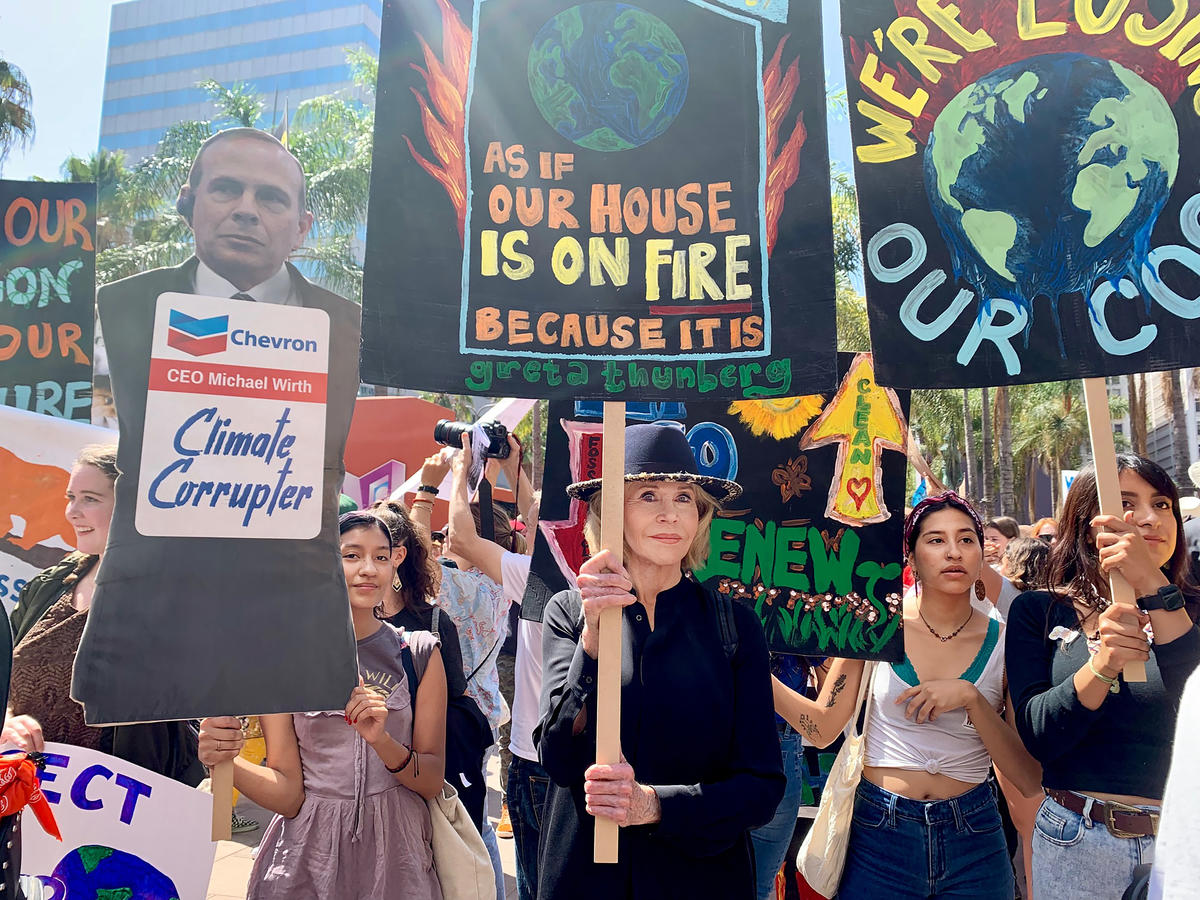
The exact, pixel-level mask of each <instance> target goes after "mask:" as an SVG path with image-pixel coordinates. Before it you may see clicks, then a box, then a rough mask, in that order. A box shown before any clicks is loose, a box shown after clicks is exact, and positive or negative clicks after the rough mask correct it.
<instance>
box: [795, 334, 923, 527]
mask: <svg viewBox="0 0 1200 900" xmlns="http://www.w3.org/2000/svg"><path fill="white" fill-rule="evenodd" d="M907 436H908V429H907V426H906V424H905V421H904V416H903V414H902V413H901V412H900V402H899V400H898V399H897V398H896V394H895V392H894V391H892V390H890V389H889V388H883V387H880V386H879V385H877V384H876V383H875V363H874V360H872V358H871V354H870V353H860V354H859V355H858V356H856V357H855V358H854V362H853V363H852V364H851V365H850V371H849V372H847V373H846V377H845V378H844V379H842V383H841V385H840V386H839V387H838V390H837V393H836V394H835V395H834V397H833V399H832V400H830V401H829V403H827V404H826V405H825V409H824V410H823V411H822V413H821V415H820V416H818V417H817V420H816V421H815V422H813V423H812V425H810V426H809V428H808V431H806V432H805V434H804V436H803V437H802V438H801V439H800V449H801V450H809V449H811V448H813V447H823V446H825V445H826V444H834V443H836V444H837V445H838V457H837V465H836V467H835V469H834V477H833V479H832V481H831V483H830V486H829V502H828V504H827V505H826V507H825V515H826V516H827V517H829V518H831V519H836V520H837V521H839V522H842V523H844V524H846V525H851V526H857V525H869V524H871V523H873V522H884V521H886V520H887V519H888V517H889V516H890V515H891V513H890V512H889V511H888V508H887V506H885V505H884V502H883V469H882V466H881V457H882V456H883V451H884V450H898V451H900V452H901V453H903V452H904V444H905V441H906V440H907Z"/></svg>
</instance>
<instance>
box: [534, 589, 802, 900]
mask: <svg viewBox="0 0 1200 900" xmlns="http://www.w3.org/2000/svg"><path fill="white" fill-rule="evenodd" d="M716 602H718V601H717V598H716V596H715V595H713V594H710V593H708V592H707V591H705V589H704V588H702V587H700V586H699V585H697V584H696V583H694V582H692V581H690V580H688V579H686V578H681V579H680V581H679V583H678V584H677V585H676V586H675V587H673V588H671V589H670V590H668V591H665V592H663V593H661V594H659V596H658V599H657V601H656V603H655V627H654V629H653V630H651V628H650V624H649V622H648V620H647V615H646V609H645V607H644V606H642V604H641V603H634V604H632V605H630V606H628V607H626V608H625V610H624V619H623V623H622V638H621V642H622V661H621V684H622V687H621V749H622V751H623V752H624V754H625V757H626V759H627V760H628V762H629V764H630V765H631V766H633V770H634V773H635V775H636V777H637V780H638V781H639V782H640V783H641V784H647V785H651V786H653V788H654V790H655V792H656V793H657V794H658V797H659V800H660V802H661V806H662V820H661V821H660V822H658V823H657V824H655V825H650V826H638V827H631V828H624V829H622V831H621V837H620V850H619V853H620V861H619V862H618V864H616V865H596V864H594V863H593V862H592V842H593V833H594V819H593V818H592V816H591V815H590V814H589V813H588V812H587V810H586V808H585V801H584V794H583V773H584V771H585V770H586V769H587V767H588V766H590V765H591V764H592V763H593V762H595V758H596V724H595V723H596V660H594V659H592V658H591V657H590V656H588V655H587V654H586V653H585V652H584V651H583V647H582V646H581V645H580V644H579V637H580V634H581V633H582V631H583V616H582V606H581V599H580V596H579V594H578V593H577V592H574V591H566V592H563V593H560V594H556V595H555V596H554V597H553V598H552V599H551V600H550V603H549V605H548V606H547V608H546V613H545V618H544V626H545V627H544V631H543V651H542V654H543V660H542V662H543V673H542V674H543V680H542V704H541V712H542V719H541V722H540V724H539V726H538V735H537V739H538V746H539V753H540V755H541V760H542V765H543V766H545V768H546V771H547V772H548V773H549V774H550V778H551V785H550V789H549V793H548V794H547V797H546V809H545V813H544V815H543V819H542V829H541V843H540V849H539V857H540V859H539V878H538V897H539V898H541V900H555V898H564V900H566V898H570V900H586V898H591V897H595V898H604V900H619V898H639V900H640V898H647V900H650V898H653V900H668V898H672V897H679V898H688V900H696V898H706V897H712V898H722V900H741V898H745V900H752V898H753V897H754V895H755V889H754V864H753V856H752V854H751V850H750V838H749V831H750V829H752V828H756V827H758V826H760V825H763V824H765V823H766V822H768V821H769V820H770V819H771V817H772V816H773V815H774V813H775V808H776V806H777V805H778V804H779V801H780V799H781V798H782V796H783V791H784V786H785V779H784V776H783V767H782V762H781V758H780V751H779V738H778V735H777V733H776V730H775V714H774V704H773V700H772V695H771V678H770V668H769V657H768V653H767V646H766V640H765V638H764V637H763V633H762V627H761V626H760V625H759V623H758V620H757V619H756V618H755V616H754V614H753V612H752V611H750V610H749V609H746V608H745V607H743V606H742V605H741V604H734V610H733V612H734V622H735V625H736V628H737V649H736V652H735V653H734V654H733V657H732V659H731V658H729V657H728V655H727V653H726V650H725V647H724V646H723V645H722V643H721V637H720V632H719V628H718V624H717V616H716V613H715V606H714V604H715V603H716ZM584 709H586V711H587V713H586V724H585V726H584V728H583V729H582V731H581V732H580V733H579V734H574V724H575V719H576V716H577V715H578V713H579V712H580V711H581V710H584Z"/></svg>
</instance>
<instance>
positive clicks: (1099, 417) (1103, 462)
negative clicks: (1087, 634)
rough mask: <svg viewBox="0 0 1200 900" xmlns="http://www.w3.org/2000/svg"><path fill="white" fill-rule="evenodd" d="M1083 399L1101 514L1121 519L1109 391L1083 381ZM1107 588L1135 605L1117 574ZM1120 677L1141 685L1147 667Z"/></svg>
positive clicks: (1131, 666)
mask: <svg viewBox="0 0 1200 900" xmlns="http://www.w3.org/2000/svg"><path fill="white" fill-rule="evenodd" d="M1083 399H1084V402H1085V403H1086V404H1087V417H1088V431H1089V432H1091V437H1092V460H1093V462H1094V464H1095V466H1096V493H1097V494H1099V496H1100V514H1101V515H1103V516H1116V517H1117V518H1121V517H1122V516H1123V515H1124V512H1123V510H1122V508H1121V480H1120V475H1119V474H1118V472H1117V448H1116V445H1115V444H1114V443H1113V427H1112V416H1111V415H1110V414H1109V411H1108V388H1106V387H1105V385H1104V379H1103V378H1085V379H1083ZM1180 537H1182V535H1180ZM1108 589H1109V594H1110V595H1111V596H1112V599H1113V602H1114V603H1124V604H1127V605H1129V606H1136V605H1137V598H1136V597H1134V596H1133V588H1132V587H1130V586H1129V582H1128V581H1126V580H1125V579H1124V578H1122V577H1121V574H1120V573H1119V572H1114V573H1113V574H1112V575H1111V576H1110V577H1109V579H1108ZM1122 674H1123V675H1124V676H1125V680H1126V681H1129V682H1144V681H1145V680H1146V665H1145V663H1141V662H1131V663H1126V664H1125V669H1124V671H1123V672H1122Z"/></svg>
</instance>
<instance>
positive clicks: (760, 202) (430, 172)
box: [363, 0, 835, 400]
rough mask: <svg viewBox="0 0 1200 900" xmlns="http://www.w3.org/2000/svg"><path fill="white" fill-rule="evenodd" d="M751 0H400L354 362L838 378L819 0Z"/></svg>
mask: <svg viewBox="0 0 1200 900" xmlns="http://www.w3.org/2000/svg"><path fill="white" fill-rule="evenodd" d="M758 5H759V4H751V3H734V2H727V3H724V4H721V5H719V6H718V5H714V4H712V3H707V2H700V0H642V2H639V3H638V4H628V3H622V2H608V0H603V2H593V3H582V4H575V3H571V2H563V0H475V2H473V3H472V2H465V0H454V2H452V0H404V2H391V0H390V2H385V3H384V12H383V24H382V29H381V53H380V59H381V64H380V72H379V91H378V101H377V103H376V132H375V146H376V148H377V153H376V163H375V168H374V170H373V172H372V182H371V208H370V225H369V228H368V231H367V249H366V262H365V272H364V285H363V298H364V300H363V311H364V323H365V325H366V327H364V329H363V332H364V347H363V377H364V378H365V379H367V380H368V381H374V382H378V383H384V384H392V385H397V386H404V387H407V388H422V389H429V390H444V391H453V392H457V393H467V394H483V395H500V396H506V395H507V396H513V395H516V396H527V397H533V396H539V397H607V398H608V399H610V400H615V399H622V398H626V399H639V398H651V397H654V396H659V395H662V394H664V393H665V394H667V395H670V396H674V397H679V398H681V399H682V398H743V397H746V398H766V397H782V396H789V395H791V394H794V393H796V392H797V390H810V389H828V388H831V387H832V385H833V382H834V378H835V375H834V371H835V363H834V357H833V349H832V348H833V347H834V344H835V341H834V282H833V256H832V237H831V225H830V221H831V213H830V200H829V168H828V157H827V151H826V146H825V95H824V73H823V63H822V57H821V22H820V10H819V5H817V4H788V3H786V2H773V3H771V4H770V12H769V13H768V12H767V11H766V9H765V8H764V9H762V10H759V9H757V8H756V7H757V6H758ZM764 6H765V5H764ZM398 286H402V287H400V288H399V289H398Z"/></svg>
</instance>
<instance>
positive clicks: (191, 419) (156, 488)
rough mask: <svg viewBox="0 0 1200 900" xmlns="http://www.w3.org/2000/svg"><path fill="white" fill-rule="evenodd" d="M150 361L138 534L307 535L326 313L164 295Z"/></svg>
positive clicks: (313, 531)
mask: <svg viewBox="0 0 1200 900" xmlns="http://www.w3.org/2000/svg"><path fill="white" fill-rule="evenodd" d="M150 353H151V356H150V384H149V387H148V393H147V395H146V428H145V431H144V434H143V438H142V460H141V463H142V467H141V474H140V478H139V481H140V482H141V485H142V490H141V491H140V492H139V493H138V496H137V517H136V519H135V523H136V525H137V530H138V532H139V533H140V534H143V535H146V536H147V537H188V536H191V535H198V534H202V535H205V536H207V537H232V538H253V537H262V538H295V539H298V540H303V539H306V538H311V537H315V536H316V535H317V534H318V533H319V532H320V530H321V506H320V489H321V478H322V475H323V470H324V465H325V460H324V440H323V439H318V438H317V437H316V436H318V435H319V436H321V438H323V437H324V434H325V399H326V381H327V379H328V376H329V316H328V314H327V313H325V312H324V311H323V310H320V309H297V310H287V311H286V312H285V314H284V315H283V316H281V315H280V314H279V309H278V307H274V306H271V305H268V304H261V303H254V304H250V303H245V302H244V301H241V300H228V299H218V298H214V297H196V296H193V295H191V294H175V293H166V294H162V295H160V296H159V298H158V303H157V310H156V314H155V318H154V341H153V344H152V345H151V349H150Z"/></svg>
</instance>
